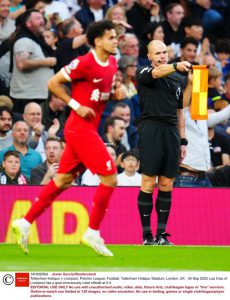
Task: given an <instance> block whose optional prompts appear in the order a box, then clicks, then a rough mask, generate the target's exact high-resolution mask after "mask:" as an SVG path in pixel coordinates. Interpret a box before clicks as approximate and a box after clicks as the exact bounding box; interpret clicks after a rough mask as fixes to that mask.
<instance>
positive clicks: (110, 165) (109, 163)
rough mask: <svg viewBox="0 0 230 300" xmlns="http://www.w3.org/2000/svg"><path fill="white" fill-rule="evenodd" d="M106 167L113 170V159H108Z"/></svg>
mask: <svg viewBox="0 0 230 300" xmlns="http://www.w3.org/2000/svg"><path fill="white" fill-rule="evenodd" d="M106 168H107V171H111V170H112V162H111V160H108V161H107V162H106Z"/></svg>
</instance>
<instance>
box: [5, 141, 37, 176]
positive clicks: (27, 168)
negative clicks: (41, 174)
mask: <svg viewBox="0 0 230 300" xmlns="http://www.w3.org/2000/svg"><path fill="white" fill-rule="evenodd" d="M10 150H11V151H17V150H16V149H15V147H14V145H12V146H10V147H8V148H5V149H3V150H2V151H0V163H1V162H2V161H3V157H4V154H5V153H6V152H7V151H10ZM20 162H21V172H22V174H23V175H24V176H26V177H28V178H30V172H31V170H32V169H33V168H35V167H36V166H37V165H39V164H41V163H42V157H41V154H40V153H38V152H37V151H35V150H33V149H31V148H30V147H28V152H27V153H26V154H25V155H22V154H21V153H20Z"/></svg>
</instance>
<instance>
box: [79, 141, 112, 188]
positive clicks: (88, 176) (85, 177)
mask: <svg viewBox="0 0 230 300" xmlns="http://www.w3.org/2000/svg"><path fill="white" fill-rule="evenodd" d="M105 145H106V148H107V150H108V152H109V154H110V156H111V157H112V159H113V160H114V161H116V157H117V156H116V150H115V148H114V146H113V144H112V143H105ZM99 184H100V178H99V176H98V175H97V174H93V173H92V172H91V171H90V170H89V169H86V171H85V172H84V173H83V174H82V178H81V185H87V186H98V185H99Z"/></svg>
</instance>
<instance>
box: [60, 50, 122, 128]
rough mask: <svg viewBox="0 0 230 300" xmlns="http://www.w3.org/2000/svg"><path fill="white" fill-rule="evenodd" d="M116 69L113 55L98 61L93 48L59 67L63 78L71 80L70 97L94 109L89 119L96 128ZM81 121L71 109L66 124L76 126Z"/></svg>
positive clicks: (70, 126)
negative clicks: (106, 59) (93, 116)
mask: <svg viewBox="0 0 230 300" xmlns="http://www.w3.org/2000/svg"><path fill="white" fill-rule="evenodd" d="M116 71H117V63H116V60H115V57H114V56H109V58H108V61H107V62H105V63H104V62H101V61H99V59H98V58H97V56H96V53H95V52H94V50H92V51H90V52H89V53H87V54H86V55H84V56H79V57H78V58H76V59H75V60H73V61H72V62H71V63H70V64H69V65H67V66H65V67H64V68H62V69H61V72H62V74H63V75H64V76H65V78H66V79H67V80H68V81H71V82H72V98H74V99H76V100H77V101H78V102H79V103H80V104H81V105H84V106H87V107H90V108H92V109H93V110H94V111H95V113H96V117H95V118H91V119H90V120H91V122H93V123H94V125H95V128H96V129H97V128H98V126H99V122H100V118H101V114H102V112H103V110H104V108H105V105H106V102H107V100H108V99H109V96H110V92H111V86H112V83H113V80H114V76H115V73H116ZM81 122H82V118H81V117H79V116H78V115H77V114H76V112H75V111H71V114H70V117H69V119H68V121H67V123H66V126H67V127H68V128H77V127H76V126H78V124H80V123H81Z"/></svg>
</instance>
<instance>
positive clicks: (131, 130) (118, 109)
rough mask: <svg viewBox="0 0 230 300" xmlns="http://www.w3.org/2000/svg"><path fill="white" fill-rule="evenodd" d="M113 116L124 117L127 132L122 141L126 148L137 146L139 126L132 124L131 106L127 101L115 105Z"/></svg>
mask: <svg viewBox="0 0 230 300" xmlns="http://www.w3.org/2000/svg"><path fill="white" fill-rule="evenodd" d="M111 116H113V117H118V118H122V119H123V120H124V121H125V132H124V135H123V137H122V140H121V142H122V144H123V145H124V146H125V147H126V149H127V150H130V149H135V148H137V146H138V140H139V135H138V131H137V128H136V127H135V126H133V125H132V124H131V109H130V106H129V105H128V104H127V103H123V102H118V103H117V104H116V105H115V106H114V108H113V111H112V113H111Z"/></svg>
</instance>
